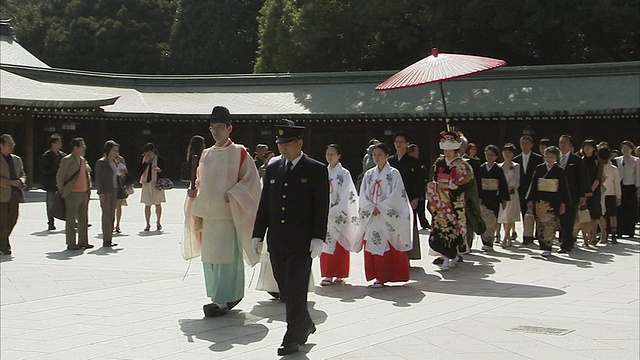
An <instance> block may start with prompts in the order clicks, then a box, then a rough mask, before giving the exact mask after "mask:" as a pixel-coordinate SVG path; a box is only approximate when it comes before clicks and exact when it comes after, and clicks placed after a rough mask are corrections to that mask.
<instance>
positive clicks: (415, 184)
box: [389, 131, 424, 260]
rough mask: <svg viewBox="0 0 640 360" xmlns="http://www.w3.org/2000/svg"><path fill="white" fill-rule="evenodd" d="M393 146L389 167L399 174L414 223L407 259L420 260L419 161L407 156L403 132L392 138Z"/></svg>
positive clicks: (421, 196)
mask: <svg viewBox="0 0 640 360" xmlns="http://www.w3.org/2000/svg"><path fill="white" fill-rule="evenodd" d="M393 145H394V146H395V148H396V154H395V155H393V156H391V157H389V165H391V166H392V167H394V168H396V169H397V170H398V171H399V172H400V176H401V177H402V182H403V184H404V189H405V190H406V191H407V196H408V197H409V202H410V203H411V208H412V209H413V216H414V221H413V224H412V225H411V226H413V249H411V251H409V259H411V260H420V259H421V258H422V256H421V254H420V238H419V235H418V224H417V220H416V219H415V218H416V210H417V209H418V203H419V202H420V199H422V200H424V174H423V171H422V169H420V161H418V160H417V159H416V158H414V157H411V156H409V155H408V154H407V148H408V146H409V142H408V141H407V134H406V133H405V132H404V131H399V132H397V133H396V134H395V135H394V136H393Z"/></svg>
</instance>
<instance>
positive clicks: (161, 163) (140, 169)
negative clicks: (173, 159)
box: [138, 156, 167, 179]
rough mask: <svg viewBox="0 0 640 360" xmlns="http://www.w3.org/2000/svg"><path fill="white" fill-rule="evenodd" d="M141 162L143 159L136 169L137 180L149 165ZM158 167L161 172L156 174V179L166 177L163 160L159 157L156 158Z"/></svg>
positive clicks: (141, 160)
mask: <svg viewBox="0 0 640 360" xmlns="http://www.w3.org/2000/svg"><path fill="white" fill-rule="evenodd" d="M143 160H144V158H142V159H140V167H139V168H138V179H140V177H141V176H142V174H143V173H144V171H145V169H146V168H147V166H149V165H150V164H149V163H146V162H144V161H143ZM158 167H159V168H160V170H162V171H161V172H159V173H158V178H163V177H167V175H166V174H167V168H165V164H164V159H163V158H161V157H160V156H158ZM147 174H150V173H147Z"/></svg>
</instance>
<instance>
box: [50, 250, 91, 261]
mask: <svg viewBox="0 0 640 360" xmlns="http://www.w3.org/2000/svg"><path fill="white" fill-rule="evenodd" d="M82 254H84V251H83V250H62V251H58V252H48V253H45V255H47V259H53V260H71V259H73V258H74V257H76V256H80V255H82Z"/></svg>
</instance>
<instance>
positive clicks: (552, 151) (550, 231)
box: [526, 146, 570, 257]
mask: <svg viewBox="0 0 640 360" xmlns="http://www.w3.org/2000/svg"><path fill="white" fill-rule="evenodd" d="M559 158H560V149H558V148H557V147H555V146H549V147H547V148H546V149H545V150H544V161H545V162H544V163H542V164H540V165H538V166H537V167H536V169H535V171H534V173H533V179H532V180H531V186H530V187H529V192H528V193H527V196H526V199H527V206H528V207H529V209H533V211H534V212H535V215H536V224H537V227H538V229H539V230H540V233H539V234H540V235H539V237H538V242H539V243H540V250H542V256H543V257H547V256H549V255H551V245H552V244H553V237H554V235H555V233H556V231H557V230H558V229H560V215H562V214H564V212H565V209H566V206H567V203H568V201H569V198H570V195H569V189H568V185H567V178H566V177H565V174H564V170H562V168H561V167H560V166H559V165H558V164H557V161H558V159H559Z"/></svg>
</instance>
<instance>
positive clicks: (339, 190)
mask: <svg viewBox="0 0 640 360" xmlns="http://www.w3.org/2000/svg"><path fill="white" fill-rule="evenodd" d="M327 170H328V171H329V222H328V225H327V237H326V239H325V243H324V247H323V249H322V252H324V253H327V254H333V252H334V251H335V249H336V242H338V243H339V244H340V245H341V246H342V247H343V248H345V249H347V250H352V249H353V248H354V245H355V243H356V235H357V233H358V226H357V225H356V224H355V221H357V218H358V192H357V191H356V186H355V185H354V184H353V180H352V179H351V173H350V172H349V170H347V169H345V168H343V167H342V164H340V163H338V164H337V165H336V166H335V167H334V168H331V165H329V166H328V167H327Z"/></svg>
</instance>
